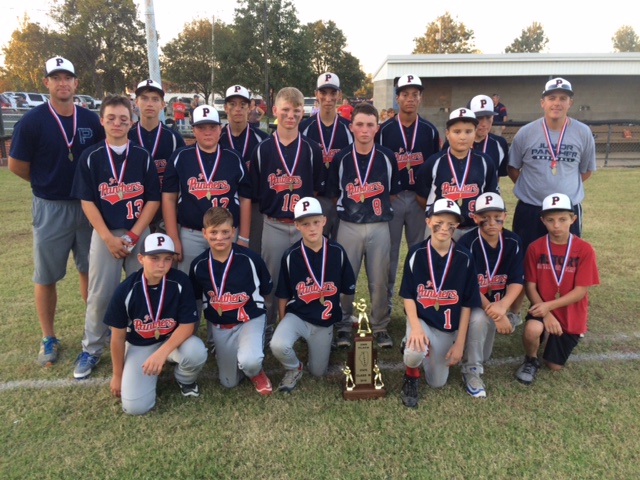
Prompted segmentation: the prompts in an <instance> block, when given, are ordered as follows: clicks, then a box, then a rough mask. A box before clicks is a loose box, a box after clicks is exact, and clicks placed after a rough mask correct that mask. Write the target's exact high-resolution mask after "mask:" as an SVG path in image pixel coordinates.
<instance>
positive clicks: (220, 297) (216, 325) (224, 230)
mask: <svg viewBox="0 0 640 480" xmlns="http://www.w3.org/2000/svg"><path fill="white" fill-rule="evenodd" d="M203 224H204V228H203V229H202V235H203V237H204V238H205V239H206V241H207V244H208V245H209V248H208V249H207V250H205V251H204V252H202V254H200V255H198V256H197V257H196V258H195V260H194V261H193V263H192V264H191V271H190V273H189V276H190V278H191V282H192V284H193V288H194V291H195V294H196V298H198V299H201V300H202V302H203V305H204V307H205V308H204V316H205V318H206V319H207V323H209V324H210V325H212V327H213V328H212V331H213V344H214V346H215V354H216V361H217V362H218V374H219V378H220V383H221V384H222V385H223V386H225V387H227V388H233V387H235V386H236V385H237V384H238V382H239V381H240V380H241V378H242V375H243V374H244V375H245V376H246V377H248V378H249V379H250V380H251V382H252V383H253V385H254V386H255V388H256V390H257V392H258V393H260V394H261V395H268V394H270V393H271V391H272V387H271V382H270V381H269V378H268V377H267V376H266V375H265V373H264V370H263V369H262V360H263V359H264V331H265V321H266V316H265V312H266V310H265V305H264V297H265V295H268V294H269V293H271V289H272V287H273V284H272V281H271V276H270V275H269V272H268V270H267V267H266V265H265V264H264V262H263V261H262V259H261V258H260V256H259V255H258V254H256V253H255V252H253V251H252V250H250V249H248V248H246V247H243V246H241V245H235V244H234V243H233V238H234V236H235V227H234V226H233V216H232V215H231V213H230V212H229V211H228V210H226V209H224V208H220V207H213V208H210V209H209V210H208V211H207V212H206V213H205V215H204V220H203Z"/></svg>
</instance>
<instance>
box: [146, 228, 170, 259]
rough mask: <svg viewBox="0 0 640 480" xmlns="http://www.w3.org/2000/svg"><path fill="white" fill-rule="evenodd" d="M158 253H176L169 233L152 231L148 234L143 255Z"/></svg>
mask: <svg viewBox="0 0 640 480" xmlns="http://www.w3.org/2000/svg"><path fill="white" fill-rule="evenodd" d="M157 253H172V254H175V253H176V247H175V245H174V244H173V240H171V237H170V236H169V235H166V234H164V233H152V234H151V235H147V238H145V239H144V245H143V246H142V255H155V254H157Z"/></svg>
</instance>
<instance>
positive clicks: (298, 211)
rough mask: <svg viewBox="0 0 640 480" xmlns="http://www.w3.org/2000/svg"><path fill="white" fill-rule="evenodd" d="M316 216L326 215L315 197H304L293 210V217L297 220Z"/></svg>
mask: <svg viewBox="0 0 640 480" xmlns="http://www.w3.org/2000/svg"><path fill="white" fill-rule="evenodd" d="M315 215H324V213H322V206H320V202H319V201H318V200H317V199H316V198H314V197H303V198H301V199H300V200H298V203H296V206H295V208H294V209H293V216H294V218H295V219H296V220H302V219H303V218H305V217H313V216H315Z"/></svg>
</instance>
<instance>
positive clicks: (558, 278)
mask: <svg viewBox="0 0 640 480" xmlns="http://www.w3.org/2000/svg"><path fill="white" fill-rule="evenodd" d="M572 243H573V234H572V233H570V234H569V242H568V243H567V252H566V253H565V255H564V261H563V262H562V270H560V275H558V273H557V272H556V266H555V265H554V263H553V257H552V256H551V237H550V236H549V234H547V255H548V256H549V263H550V264H551V271H552V272H553V279H554V280H555V282H556V287H557V288H558V295H560V285H561V284H562V280H563V279H564V273H565V271H566V268H567V265H568V264H569V257H570V256H571V244H572Z"/></svg>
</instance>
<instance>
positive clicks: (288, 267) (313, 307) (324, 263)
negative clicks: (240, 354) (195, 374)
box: [271, 197, 356, 392]
mask: <svg viewBox="0 0 640 480" xmlns="http://www.w3.org/2000/svg"><path fill="white" fill-rule="evenodd" d="M322 212H323V210H322V206H321V205H320V202H319V201H318V200H317V199H315V198H313V197H305V198H302V199H300V200H299V201H298V203H296V206H295V209H294V213H295V219H296V220H295V226H296V228H297V229H298V230H299V231H300V232H301V233H302V240H300V241H299V242H296V243H295V244H293V245H292V246H291V247H289V249H288V250H287V251H286V252H285V254H284V256H283V257H282V265H281V267H280V278H279V279H278V288H277V290H276V296H277V297H278V308H279V313H280V318H281V319H282V320H280V323H279V324H278V328H276V331H275V333H274V334H273V339H272V340H271V351H272V352H273V355H274V356H275V357H276V358H277V359H278V360H279V361H280V362H281V363H282V365H283V366H284V368H285V370H286V371H285V374H284V377H283V378H282V381H281V382H280V385H279V386H278V390H280V391H281V392H290V391H291V390H293V389H294V388H295V386H296V385H297V383H298V381H299V380H300V378H301V377H302V362H301V361H300V360H298V357H297V356H296V353H295V350H294V349H293V346H294V344H295V343H296V341H297V340H298V339H299V338H304V339H305V341H306V342H307V345H308V347H309V372H310V373H311V374H312V375H315V376H322V375H324V374H325V373H326V371H327V367H328V365H329V355H330V353H331V339H332V338H333V328H332V325H333V324H334V323H336V322H337V321H339V320H340V319H341V318H342V309H341V307H340V295H341V294H343V295H353V294H354V293H355V284H356V280H355V277H354V274H353V269H352V268H351V264H350V263H349V258H348V257H347V254H346V252H345V251H344V249H343V248H342V247H341V246H340V245H339V244H338V243H336V242H334V241H333V240H328V239H327V238H325V237H324V236H323V235H322V231H323V228H324V224H325V223H326V217H325V215H324V214H323V213H322Z"/></svg>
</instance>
